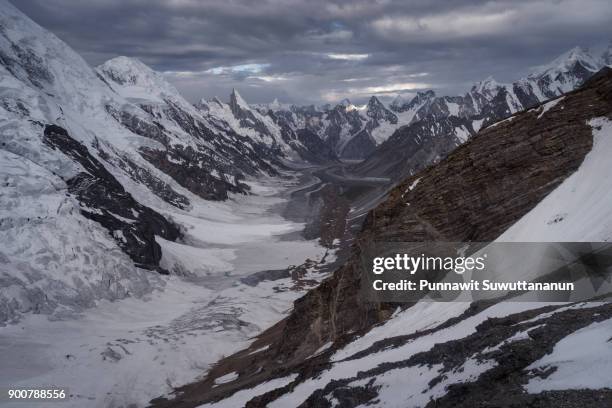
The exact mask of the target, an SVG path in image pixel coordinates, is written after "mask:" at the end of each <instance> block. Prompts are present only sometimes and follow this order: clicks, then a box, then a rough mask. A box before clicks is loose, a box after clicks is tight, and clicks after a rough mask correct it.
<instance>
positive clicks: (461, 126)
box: [230, 47, 612, 176]
mask: <svg viewBox="0 0 612 408" xmlns="http://www.w3.org/2000/svg"><path fill="white" fill-rule="evenodd" d="M611 53H612V51H611V50H610V49H608V50H607V51H606V52H604V54H603V55H602V56H601V58H599V59H598V58H594V57H592V56H591V55H590V54H589V52H588V51H587V50H584V49H582V48H580V47H576V48H574V49H572V50H570V51H568V52H566V53H564V54H562V55H560V56H559V57H558V58H556V59H555V60H554V61H552V62H551V63H549V64H547V65H545V66H541V67H537V68H535V69H534V71H533V73H531V74H530V75H529V76H527V77H525V78H522V79H520V80H518V81H516V82H514V83H511V84H503V83H498V82H497V81H495V79H494V78H493V77H488V78H486V79H484V80H482V81H479V82H477V83H476V84H474V85H473V86H472V88H471V89H470V90H469V91H468V92H466V93H465V94H464V95H457V96H436V94H435V93H434V91H432V90H427V91H419V92H417V94H416V95H415V96H414V97H412V98H406V97H405V96H402V95H398V97H396V98H395V99H394V100H393V101H392V102H391V103H390V104H389V106H385V105H384V104H383V103H382V102H380V100H379V99H378V98H377V97H376V96H372V97H371V98H370V100H369V101H368V103H367V104H366V105H364V106H356V105H354V104H353V103H352V102H351V101H350V100H349V99H343V100H342V101H340V102H339V103H338V104H336V105H329V104H328V105H322V106H314V105H311V106H296V105H288V104H281V103H279V102H278V101H275V102H274V103H271V104H260V105H254V106H253V107H252V109H253V110H256V111H257V112H258V113H259V114H261V115H262V117H266V116H269V117H271V118H272V120H273V122H274V123H276V124H277V125H278V126H279V127H280V128H281V129H284V131H283V134H284V135H285V136H284V138H285V139H287V140H295V139H296V136H295V135H300V134H302V135H303V134H308V136H309V139H310V140H311V142H312V141H315V140H316V142H317V146H319V147H320V146H321V141H322V142H323V143H324V144H325V145H327V147H328V148H329V149H331V150H332V151H333V152H334V153H335V155H336V156H337V157H339V158H342V159H364V158H369V157H370V156H372V157H373V158H372V160H373V161H374V162H375V164H373V163H371V162H370V163H368V162H366V163H365V164H364V167H363V169H359V172H360V173H362V174H364V175H366V174H368V172H369V171H371V170H374V167H378V168H379V169H380V170H379V171H375V173H373V174H368V175H383V174H384V171H383V170H385V171H386V169H387V168H388V166H384V165H382V166H381V165H380V164H381V163H379V161H380V159H379V157H378V156H380V154H377V153H375V151H377V150H378V148H379V146H384V142H386V141H387V140H388V139H390V138H392V136H394V134H395V132H396V131H397V132H398V133H399V135H398V136H397V137H395V139H396V140H397V139H405V138H409V139H428V138H434V137H435V138H439V137H440V135H441V136H442V137H444V138H445V139H446V141H444V143H443V144H444V145H447V147H445V148H444V149H442V150H439V149H430V150H431V151H434V150H439V151H437V152H436V154H434V155H426V156H428V157H430V158H435V157H436V156H440V157H442V156H444V155H445V154H447V153H448V152H449V151H450V150H452V149H453V148H455V147H456V146H457V145H459V144H461V143H463V142H465V141H466V140H467V139H468V138H469V137H470V136H471V135H473V134H475V133H476V132H478V130H479V129H480V128H481V127H483V126H486V125H488V124H490V123H493V122H495V121H497V120H499V119H502V118H504V117H507V116H509V115H511V114H514V113H516V112H518V111H521V110H524V109H527V108H529V107H531V106H534V105H535V104H538V103H540V102H543V101H545V100H547V99H550V98H553V97H556V96H558V95H561V94H562V93H565V92H568V91H571V90H573V89H575V88H576V87H578V86H580V85H581V84H582V83H584V81H585V80H586V79H588V78H589V77H590V76H591V75H593V74H594V73H595V72H597V71H598V70H599V69H601V67H603V66H604V65H608V64H611V63H612V57H611V56H610V55H612V54H611ZM233 99H235V98H232V100H233ZM230 105H233V106H235V108H234V110H233V112H235V115H238V116H239V117H241V118H242V119H238V120H239V121H240V120H243V121H244V120H245V118H244V117H243V116H244V114H243V113H239V110H238V109H236V108H237V106H238V104H236V103H230ZM242 106H243V107H245V106H246V103H245V102H244V100H242ZM250 121H251V124H248V123H246V122H245V123H243V125H244V127H246V128H254V129H258V128H259V129H263V128H265V126H262V123H263V122H264V119H262V118H261V117H260V118H259V119H258V120H254V119H250ZM421 121H422V123H420V125H418V127H419V128H420V129H421V130H419V131H414V130H413V131H411V132H408V129H407V127H409V126H411V125H413V124H415V123H417V122H421ZM436 122H446V124H445V125H442V126H439V125H436ZM267 127H268V128H270V127H271V125H270V124H268V125H267ZM403 133H408V135H407V136H406V137H403V136H400V135H401V134H403ZM288 134H291V136H288ZM315 136H318V139H317V138H315ZM298 139H299V138H298ZM402 143H406V141H405V140H402ZM298 150H299V149H298ZM318 150H319V151H322V150H321V149H318ZM382 150H383V152H382V154H384V153H385V150H386V149H385V148H384V147H383V149H382ZM391 150H394V151H399V152H401V151H406V150H408V151H410V149H406V148H405V146H404V147H402V146H397V145H396V146H395V148H392V149H391ZM406 157H408V156H404V157H403V158H404V159H405V158H406ZM382 161H385V159H382ZM404 161H405V160H404ZM389 165H390V164H389ZM395 170H398V169H395ZM395 170H394V171H395ZM413 170H414V169H413ZM405 174H408V173H406V172H403V173H399V172H396V175H397V176H402V175H405ZM384 175H385V176H390V175H392V174H388V173H387V174H384Z"/></svg>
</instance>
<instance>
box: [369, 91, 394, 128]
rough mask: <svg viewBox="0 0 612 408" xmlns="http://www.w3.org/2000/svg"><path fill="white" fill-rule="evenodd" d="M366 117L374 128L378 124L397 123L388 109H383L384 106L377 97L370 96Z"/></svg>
mask: <svg viewBox="0 0 612 408" xmlns="http://www.w3.org/2000/svg"><path fill="white" fill-rule="evenodd" d="M366 115H367V116H368V117H369V118H370V119H371V120H372V121H373V123H374V124H375V126H373V127H376V126H378V124H379V122H383V121H385V122H389V123H392V124H396V123H397V116H395V114H394V113H393V112H391V111H390V110H389V109H387V108H385V105H383V104H382V102H381V101H379V100H378V98H377V97H375V96H372V97H371V98H370V100H369V101H368V106H367V110H366Z"/></svg>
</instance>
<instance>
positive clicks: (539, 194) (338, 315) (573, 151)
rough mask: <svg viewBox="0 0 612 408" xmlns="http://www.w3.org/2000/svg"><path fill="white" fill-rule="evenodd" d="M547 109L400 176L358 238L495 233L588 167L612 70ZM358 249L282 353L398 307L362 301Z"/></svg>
mask: <svg viewBox="0 0 612 408" xmlns="http://www.w3.org/2000/svg"><path fill="white" fill-rule="evenodd" d="M540 112H541V109H534V110H532V111H526V112H523V113H519V114H517V115H516V116H514V117H513V119H512V120H509V121H507V122H502V123H499V124H497V125H496V126H493V127H489V128H487V129H484V130H483V131H481V132H480V133H479V134H478V135H476V136H474V137H473V138H472V140H471V141H470V142H469V143H466V144H464V145H463V146H461V147H459V148H457V149H456V150H455V151H453V152H452V153H451V154H450V155H449V156H448V158H447V159H446V160H444V161H442V162H440V163H439V164H437V165H435V166H432V167H429V168H427V169H425V170H423V171H422V172H421V173H419V174H418V175H415V176H413V177H410V178H408V179H407V180H405V181H404V182H402V183H400V184H399V185H398V186H397V187H396V188H394V189H393V190H392V191H391V192H390V194H389V196H388V198H387V200H386V201H384V202H383V203H382V204H381V205H379V206H378V207H377V208H376V209H374V210H373V211H372V212H370V214H369V215H368V217H367V219H366V221H365V224H364V227H363V231H362V233H361V234H360V236H359V238H358V242H361V243H366V242H369V241H398V242H402V241H403V242H417V241H436V240H437V241H458V242H461V241H489V240H493V239H495V238H496V237H497V236H499V235H500V234H501V233H502V232H503V231H505V230H506V229H507V228H508V227H509V226H510V225H512V224H513V223H515V222H516V221H517V220H518V219H520V218H521V217H522V216H523V215H524V214H526V213H527V212H528V211H529V210H531V209H532V208H533V207H534V206H535V205H536V204H537V203H539V202H540V201H541V200H542V199H543V198H544V197H546V195H548V193H550V192H551V191H552V190H553V189H554V188H555V187H557V186H558V185H559V184H560V183H561V182H562V181H563V180H564V179H565V178H566V177H568V176H569V175H570V174H572V173H573V172H574V171H575V170H576V169H577V168H578V166H580V164H581V163H582V161H583V159H584V156H585V155H586V154H587V153H588V152H589V150H590V149H591V147H592V132H591V128H590V127H589V125H588V124H587V121H588V120H589V119H591V118H593V117H597V116H604V115H610V114H611V113H612V71H610V70H608V71H607V72H605V73H602V74H601V75H598V76H596V77H594V78H593V79H592V80H591V81H589V82H588V83H587V85H586V86H585V87H584V88H583V89H580V90H578V91H575V92H572V93H570V94H568V95H567V96H566V97H565V98H564V99H563V100H562V101H560V102H559V103H558V104H557V105H556V106H555V107H554V108H552V109H550V110H549V111H548V112H546V114H545V115H544V116H543V117H542V118H541V119H538V115H539V114H540ZM417 178H418V179H419V183H418V185H417V187H416V188H415V189H413V190H410V189H409V188H408V187H409V186H410V185H411V184H412V183H413V182H414V181H415V180H416V179H417ZM517 197H520V198H517ZM407 202H409V203H410V205H409V206H407V205H406V203H407ZM354 251H355V254H354V256H353V258H352V260H350V261H349V262H348V263H347V264H346V265H345V266H344V267H342V268H341V269H339V270H338V271H337V272H336V273H335V274H334V276H333V277H331V278H330V279H329V280H327V281H325V282H323V283H322V284H321V286H319V287H318V288H317V289H315V290H313V291H311V292H310V293H308V294H307V295H306V296H304V297H303V298H302V299H299V300H298V301H296V302H295V311H294V313H292V314H291V316H290V317H289V318H288V320H287V323H286V328H285V332H286V336H284V337H283V339H282V340H281V343H280V344H279V349H278V351H279V354H280V355H284V356H287V357H289V356H293V355H296V354H298V355H303V353H304V352H311V351H312V350H311V349H310V345H309V343H311V342H312V343H316V344H319V345H320V344H321V343H320V342H322V341H323V340H331V339H334V338H336V337H337V336H341V335H342V333H345V332H348V331H350V330H360V329H363V328H364V327H367V326H368V325H369V324H372V323H373V322H374V321H376V320H378V319H381V318H384V316H385V315H386V314H387V313H388V311H389V309H388V307H386V306H385V305H384V304H382V305H379V306H376V307H375V306H374V305H373V304H365V303H362V300H361V299H359V297H358V295H357V294H358V293H359V290H358V288H359V286H360V276H359V271H360V268H359V249H358V246H356V247H355V248H354ZM306 349H308V351H305V350H306ZM315 349H316V348H315ZM301 350H304V351H301Z"/></svg>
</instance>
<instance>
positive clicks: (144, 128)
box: [106, 105, 169, 146]
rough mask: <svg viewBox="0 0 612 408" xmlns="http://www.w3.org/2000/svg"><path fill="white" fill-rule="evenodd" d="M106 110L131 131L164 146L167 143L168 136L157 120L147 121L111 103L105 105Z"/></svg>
mask: <svg viewBox="0 0 612 408" xmlns="http://www.w3.org/2000/svg"><path fill="white" fill-rule="evenodd" d="M106 111H107V112H108V113H110V114H111V115H112V116H113V117H114V118H115V120H117V122H119V123H121V124H122V125H123V126H125V127H126V128H128V129H129V130H130V131H131V132H133V133H135V134H137V135H140V136H144V137H147V138H149V139H153V140H156V141H158V142H160V143H161V144H163V145H164V146H165V145H167V144H168V140H169V138H168V136H167V135H166V134H165V132H164V131H165V129H164V127H163V126H162V125H161V124H160V123H159V122H155V121H153V122H151V123H150V122H147V121H145V120H143V119H141V118H139V117H138V116H135V115H132V114H130V113H129V112H126V111H122V110H118V109H115V108H114V107H113V106H111V105H107V106H106Z"/></svg>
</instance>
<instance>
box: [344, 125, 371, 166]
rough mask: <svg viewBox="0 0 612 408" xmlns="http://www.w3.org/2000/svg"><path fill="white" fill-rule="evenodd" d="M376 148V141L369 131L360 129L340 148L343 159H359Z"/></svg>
mask: <svg viewBox="0 0 612 408" xmlns="http://www.w3.org/2000/svg"><path fill="white" fill-rule="evenodd" d="M375 150H376V142H375V141H374V139H372V136H371V135H370V132H368V131H367V130H366V129H363V130H361V131H360V132H359V133H357V134H356V135H355V136H353V137H352V138H351V139H350V140H349V141H348V142H347V143H346V144H345V145H344V147H343V148H342V157H343V158H345V159H354V160H359V159H363V158H364V157H367V156H369V155H370V154H372V153H374V151H375Z"/></svg>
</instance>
